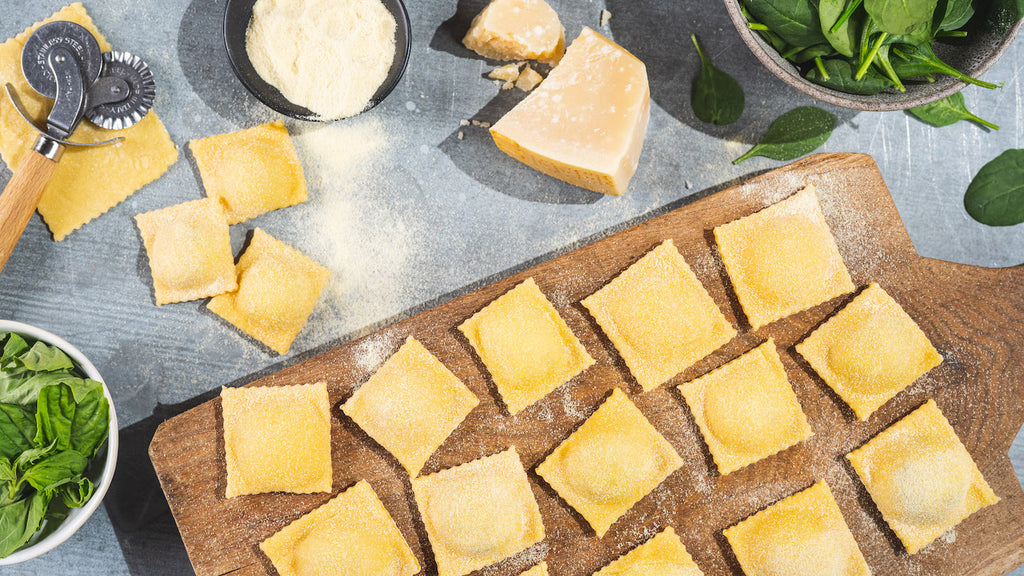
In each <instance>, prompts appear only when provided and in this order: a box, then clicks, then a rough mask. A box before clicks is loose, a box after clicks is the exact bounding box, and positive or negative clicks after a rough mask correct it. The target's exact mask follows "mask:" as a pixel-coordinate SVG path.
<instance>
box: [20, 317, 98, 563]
mask: <svg viewBox="0 0 1024 576" xmlns="http://www.w3.org/2000/svg"><path fill="white" fill-rule="evenodd" d="M116 461H117V417H116V415H115V413H114V405H113V402H112V400H111V398H110V392H109V390H107V387H106V386H105V385H104V384H103V380H102V378H101V377H100V374H99V372H97V370H96V368H95V367H94V366H93V365H92V363H90V362H89V360H88V359H87V358H86V357H85V356H84V355H83V354H82V353H81V352H79V351H78V350H77V349H76V348H75V347H74V346H72V345H71V344H69V343H68V342H66V341H64V340H63V339H61V338H59V337H57V336H55V335H53V334H51V333H49V332H47V331H45V330H41V329H39V328H35V327H33V326H29V325H27V324H21V323H19V322H11V321H6V320H0V566H2V565H7V564H17V563H19V562H24V561H25V560H29V559H31V558H35V557H36V556H39V555H40V554H43V553H44V552H47V551H49V550H52V549H53V548H55V547H56V546H57V545H59V544H60V543H62V542H64V541H65V540H67V539H68V538H69V537H70V536H71V535H72V534H74V532H75V531H76V530H78V528H80V527H81V526H82V525H83V524H84V523H85V521H86V520H87V519H88V518H89V516H90V515H92V513H93V512H94V511H95V510H96V508H97V507H98V506H99V504H100V501H101V500H102V499H103V495H104V494H105V493H106V491H107V488H108V487H109V486H110V481H111V479H112V478H113V475H114V466H115V464H116Z"/></svg>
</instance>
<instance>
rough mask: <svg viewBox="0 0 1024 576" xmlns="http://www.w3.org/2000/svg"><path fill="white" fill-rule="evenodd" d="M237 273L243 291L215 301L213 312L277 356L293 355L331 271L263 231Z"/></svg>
mask: <svg viewBox="0 0 1024 576" xmlns="http://www.w3.org/2000/svg"><path fill="white" fill-rule="evenodd" d="M236 270H237V272H238V290H236V291H234V292H228V293H226V294H221V295H220V296H216V297H214V298H213V299H212V300H210V304H209V308H210V311H211V312H213V313H214V314H217V315H218V316H220V317H221V318H224V319H225V320H227V321H228V322H230V323H232V324H234V325H235V326H237V327H238V329H239V330H241V331H242V332H245V333H246V334H248V335H250V336H252V337H253V338H255V339H257V340H259V341H260V342H263V343H264V344H266V345H267V346H269V347H270V348H271V349H273V350H274V351H276V352H277V353H278V354H286V353H288V349H289V348H290V347H291V345H292V342H293V341H294V340H295V337H296V336H298V334H299V332H300V331H301V330H302V327H303V326H304V325H305V324H306V319H307V318H309V315H310V313H311V312H313V307H314V306H315V305H316V301H317V299H318V298H319V297H320V292H322V291H323V289H324V285H325V284H326V283H327V278H328V277H330V275H331V273H330V271H329V270H327V268H324V267H323V266H321V265H319V264H317V263H316V262H314V261H312V260H310V259H309V258H308V257H306V256H304V255H303V254H302V253H301V252H299V251H298V250H296V249H294V248H292V247H291V246H288V245H287V244H285V243H284V242H281V241H280V240H277V239H276V238H274V237H272V236H271V235H270V234H267V233H266V232H264V231H262V230H260V229H259V228H257V229H256V230H255V231H254V232H253V235H252V241H251V242H250V243H249V248H248V249H246V251H245V254H242V257H241V258H240V259H239V260H238V265H237V266H236Z"/></svg>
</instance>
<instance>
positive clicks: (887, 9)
mask: <svg viewBox="0 0 1024 576" xmlns="http://www.w3.org/2000/svg"><path fill="white" fill-rule="evenodd" d="M937 4H938V0H864V10H866V11H867V13H868V16H870V17H871V19H872V20H874V21H875V23H876V24H877V25H878V28H879V29H880V30H882V31H883V32H888V33H889V34H909V33H910V32H911V31H913V30H914V29H915V28H918V27H919V26H921V25H922V24H925V25H930V24H931V22H932V16H933V15H934V14H935V6H936V5H937Z"/></svg>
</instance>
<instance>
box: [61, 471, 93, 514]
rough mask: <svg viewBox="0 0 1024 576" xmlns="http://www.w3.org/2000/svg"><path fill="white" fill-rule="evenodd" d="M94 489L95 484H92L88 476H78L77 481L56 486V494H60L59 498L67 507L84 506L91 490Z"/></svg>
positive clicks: (90, 495)
mask: <svg viewBox="0 0 1024 576" xmlns="http://www.w3.org/2000/svg"><path fill="white" fill-rule="evenodd" d="M95 491H96V486H95V485H93V483H92V480H89V479H88V478H84V477H83V478H80V479H79V480H78V482H70V483H68V484H65V485H63V486H61V487H60V488H57V494H60V497H61V500H63V501H64V505H65V506H67V507H68V508H81V507H82V506H85V503H86V502H88V501H89V498H92V494H93V492H95Z"/></svg>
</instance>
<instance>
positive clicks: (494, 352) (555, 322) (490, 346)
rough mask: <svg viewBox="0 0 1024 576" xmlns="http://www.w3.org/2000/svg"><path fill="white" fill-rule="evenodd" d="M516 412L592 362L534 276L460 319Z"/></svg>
mask: <svg viewBox="0 0 1024 576" xmlns="http://www.w3.org/2000/svg"><path fill="white" fill-rule="evenodd" d="M459 330H460V331H462V333H463V334H464V335H465V336H466V339H467V340H469V343H470V344H471V345H472V346H473V349H474V350H476V353H477V355H479V356H480V359H481V360H482V361H483V363H484V366H486V367H487V371H488V372H490V374H491V377H492V378H493V379H494V384H495V386H497V388H498V392H499V393H500V394H501V399H502V400H504V402H505V405H506V406H507V407H508V411H509V412H511V413H512V414H516V413H517V412H519V411H521V410H522V409H524V408H526V407H527V406H529V405H531V404H533V403H534V402H536V401H538V400H540V399H541V398H543V397H544V396H546V395H547V394H548V393H549V392H551V391H552V390H554V389H555V388H558V387H559V386H561V385H562V384H564V383H566V382H568V381H569V380H571V379H572V378H574V377H576V376H577V375H578V374H579V373H580V372H583V371H584V370H586V369H587V368H589V367H590V366H592V365H593V364H594V359H593V358H591V356H590V354H589V353H587V349H586V348H584V347H583V344H580V341H579V339H578V338H576V335H575V334H573V332H572V330H571V329H570V328H569V326H568V325H567V324H566V323H565V320H563V319H562V317H561V316H560V315H559V314H558V311H557V310H555V307H554V306H552V305H551V302H549V301H548V299H547V298H546V297H545V296H544V293H543V292H541V291H540V288H538V287H537V283H536V282H534V281H533V278H527V279H526V280H525V281H524V282H522V283H520V284H519V285H517V286H516V287H515V288H513V289H511V290H509V291H508V292H506V293H505V294H502V295H501V296H499V297H498V298H497V299H496V300H494V301H493V302H491V303H490V304H488V305H487V306H485V307H484V308H483V309H482V310H480V311H479V312H477V313H476V314H474V315H473V316H472V317H470V318H469V319H468V320H466V321H465V322H463V323H462V324H461V325H459Z"/></svg>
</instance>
